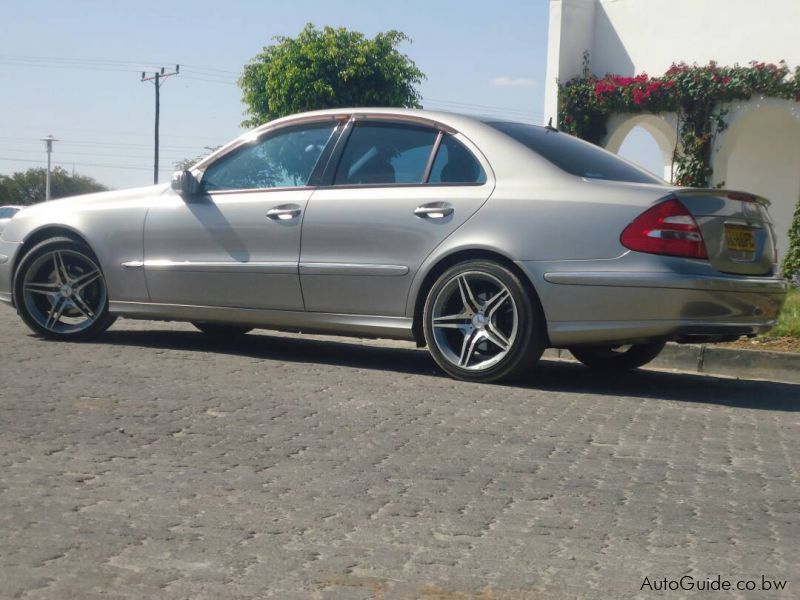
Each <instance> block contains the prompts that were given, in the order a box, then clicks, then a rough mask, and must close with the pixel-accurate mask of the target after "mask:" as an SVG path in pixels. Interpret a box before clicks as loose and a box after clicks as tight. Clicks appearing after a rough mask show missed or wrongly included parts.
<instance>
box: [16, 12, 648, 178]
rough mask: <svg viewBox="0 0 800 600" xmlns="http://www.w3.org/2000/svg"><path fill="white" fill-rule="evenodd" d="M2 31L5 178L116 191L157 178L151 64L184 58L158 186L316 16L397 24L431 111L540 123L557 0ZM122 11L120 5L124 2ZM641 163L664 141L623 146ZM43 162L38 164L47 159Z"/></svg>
mask: <svg viewBox="0 0 800 600" xmlns="http://www.w3.org/2000/svg"><path fill="white" fill-rule="evenodd" d="M4 4H5V6H4V23H3V26H2V30H1V31H2V35H1V36H0V89H2V93H1V94H0V173H2V174H9V173H11V172H12V171H18V170H25V169H27V168H30V167H35V166H41V161H43V160H44V156H45V155H44V144H43V143H42V142H40V141H39V138H41V137H43V136H45V135H47V134H53V135H54V136H55V137H57V138H59V139H60V140H61V141H60V142H57V143H56V144H55V146H54V153H53V159H54V163H55V164H58V165H61V166H63V167H65V168H67V169H72V168H73V165H74V168H75V170H76V172H79V173H84V174H87V175H90V176H92V177H94V178H96V179H97V180H99V181H100V182H102V183H105V184H106V185H109V186H112V187H116V188H119V187H128V186H135V185H147V184H148V183H151V182H152V136H153V131H152V130H153V102H154V99H153V86H152V84H149V83H141V82H140V81H139V79H140V77H141V71H142V70H147V71H152V70H154V69H156V68H159V67H161V66H164V67H167V68H170V67H173V66H174V65H175V64H177V63H179V64H180V65H181V75H179V76H178V77H173V78H170V79H169V80H167V81H166V82H165V84H164V86H163V87H162V94H161V115H162V119H161V163H160V166H161V169H162V171H161V180H162V181H165V180H167V179H168V178H169V175H170V173H171V171H172V170H173V163H174V162H175V161H176V160H179V159H181V158H185V157H192V156H196V155H197V154H200V153H202V152H203V151H204V150H203V148H204V146H216V145H219V144H222V143H224V142H226V141H228V140H230V139H232V138H233V137H235V136H237V135H239V134H240V133H241V132H242V130H241V129H240V127H239V122H240V121H241V120H242V111H243V107H242V104H241V94H240V91H239V88H238V87H237V86H236V84H235V81H236V78H237V75H238V73H239V71H240V70H241V67H242V65H244V64H245V63H246V62H248V61H249V60H250V59H251V58H252V57H253V56H254V55H256V54H257V53H258V52H260V51H261V49H262V47H263V46H264V45H267V44H269V43H271V39H272V37H273V36H276V35H284V36H293V35H295V34H296V33H297V32H298V31H300V29H302V27H303V26H304V25H305V24H306V23H307V22H309V21H310V22H313V23H315V24H316V25H317V26H323V25H332V26H344V27H347V28H349V29H355V30H358V31H361V32H363V33H364V34H366V35H369V36H372V35H374V34H375V33H377V32H379V31H385V30H388V29H397V30H400V31H403V32H405V33H406V34H408V35H409V36H410V37H411V38H412V40H413V43H411V44H405V45H404V46H403V47H402V50H403V51H404V52H405V53H406V54H408V55H409V56H410V57H411V58H412V59H413V60H414V61H415V62H416V63H417V66H419V68H420V69H422V71H424V72H425V73H426V74H427V76H428V78H427V80H426V81H425V82H424V83H423V84H422V87H421V92H422V96H423V104H424V106H425V107H426V108H437V109H447V110H454V111H459V112H473V113H478V114H491V115H495V116H504V117H507V118H513V119H518V120H524V121H530V122H535V123H541V122H542V119H543V112H542V111H543V103H544V85H543V83H544V79H545V62H546V55H547V18H548V5H549V2H548V1H547V0H497V1H495V2H491V3H489V2H475V1H472V0H427V1H420V0H404V1H403V2H384V1H380V0H372V1H365V0H347V1H338V2H337V1H331V0H328V1H323V0H292V1H291V2H285V1H255V0H253V1H235V0H229V1H227V2H219V1H218V0H215V1H213V2H212V1H207V0H194V1H192V2H186V1H164V0H162V1H161V2H153V1H149V0H143V1H139V2H136V3H116V2H109V1H107V0H106V1H103V2H101V1H89V0H72V1H70V2H64V1H63V0H61V1H52V0H39V1H37V2H27V1H24V0H11V1H8V2H6V3H4ZM123 7H124V8H123ZM623 153H625V154H628V155H631V154H633V155H635V156H637V157H638V158H639V160H640V162H642V163H643V164H644V165H645V166H648V164H655V161H656V160H657V158H656V157H655V155H654V148H652V147H650V145H649V144H647V143H646V141H644V140H640V139H638V138H636V139H632V140H629V141H627V142H626V144H625V147H624V152H623ZM37 161H38V162H37Z"/></svg>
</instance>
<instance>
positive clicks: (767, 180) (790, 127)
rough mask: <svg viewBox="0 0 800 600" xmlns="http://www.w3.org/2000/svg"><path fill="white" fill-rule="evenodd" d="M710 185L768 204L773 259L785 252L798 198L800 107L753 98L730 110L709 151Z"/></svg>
mask: <svg viewBox="0 0 800 600" xmlns="http://www.w3.org/2000/svg"><path fill="white" fill-rule="evenodd" d="M712 166H713V167H714V176H713V182H714V184H720V183H722V182H724V186H725V188H727V189H733V190H737V189H741V190H745V191H748V192H754V193H756V194H759V195H761V196H764V197H765V198H767V199H769V200H770V201H771V202H772V206H771V207H770V214H771V215H772V218H773V220H774V221H775V223H776V225H777V226H778V255H779V256H781V257H784V256H786V252H787V250H788V249H789V237H788V229H789V225H790V224H791V222H792V215H793V214H794V207H795V205H796V203H797V201H798V199H799V198H800V104H798V103H796V102H793V101H792V100H782V99H780V98H756V99H752V100H749V101H747V102H740V103H737V104H735V105H734V106H732V107H730V112H729V113H728V128H727V129H726V130H725V131H724V132H723V133H722V134H720V135H718V136H717V138H716V140H715V144H714V149H713V151H712Z"/></svg>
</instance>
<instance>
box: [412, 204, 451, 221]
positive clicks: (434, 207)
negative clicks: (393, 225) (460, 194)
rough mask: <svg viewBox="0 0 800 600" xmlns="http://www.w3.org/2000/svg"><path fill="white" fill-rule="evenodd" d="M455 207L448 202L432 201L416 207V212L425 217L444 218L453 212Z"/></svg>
mask: <svg viewBox="0 0 800 600" xmlns="http://www.w3.org/2000/svg"><path fill="white" fill-rule="evenodd" d="M454 211H455V209H454V208H453V205H452V204H449V203H447V202H431V203H429V204H423V205H422V206H418V207H417V208H415V209H414V214H415V215H417V216H418V217H422V218H423V219H444V218H445V217H449V216H450V215H452V214H453V212H454Z"/></svg>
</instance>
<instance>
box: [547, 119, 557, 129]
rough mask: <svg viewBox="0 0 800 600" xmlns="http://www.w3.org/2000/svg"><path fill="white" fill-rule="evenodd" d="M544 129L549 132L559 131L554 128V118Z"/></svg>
mask: <svg viewBox="0 0 800 600" xmlns="http://www.w3.org/2000/svg"><path fill="white" fill-rule="evenodd" d="M544 128H545V129H547V130H548V131H558V129H556V128H555V127H553V117H550V120H549V121H548V122H547V125H545V126H544Z"/></svg>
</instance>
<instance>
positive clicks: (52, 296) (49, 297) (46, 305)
mask: <svg viewBox="0 0 800 600" xmlns="http://www.w3.org/2000/svg"><path fill="white" fill-rule="evenodd" d="M14 303H15V304H16V307H17V311H18V312H19V315H20V317H22V320H23V321H24V322H25V324H26V325H27V326H28V327H30V328H31V329H32V330H33V331H34V332H35V333H37V334H38V335H41V336H42V337H45V338H49V339H58V340H78V339H87V338H90V337H93V336H95V335H97V334H99V333H102V332H103V331H105V330H106V329H108V327H110V326H111V324H112V323H113V322H114V321H115V317H114V316H112V315H110V314H109V312H108V291H107V288H106V282H105V278H104V277H103V272H102V270H101V269H100V266H99V264H98V261H97V258H96V257H95V256H94V253H93V252H92V250H91V249H90V248H89V247H88V246H87V245H86V244H83V243H81V242H76V241H75V240H72V239H69V238H60V237H58V238H51V239H49V240H45V241H44V242H42V243H40V244H38V245H37V246H34V248H33V249H32V250H31V251H30V252H28V253H27V254H26V255H25V256H24V257H23V258H22V262H21V263H20V266H19V268H18V269H17V272H16V276H15V278H14Z"/></svg>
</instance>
